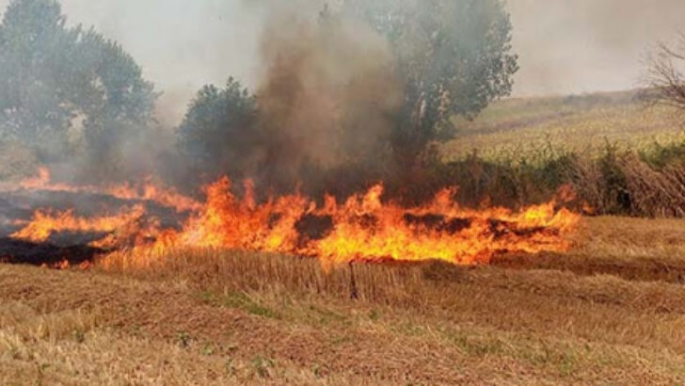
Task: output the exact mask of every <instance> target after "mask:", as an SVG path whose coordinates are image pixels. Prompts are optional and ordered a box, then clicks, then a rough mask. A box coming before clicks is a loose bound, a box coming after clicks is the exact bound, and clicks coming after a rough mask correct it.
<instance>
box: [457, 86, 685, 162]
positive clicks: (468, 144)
mask: <svg viewBox="0 0 685 386" xmlns="http://www.w3.org/2000/svg"><path fill="white" fill-rule="evenodd" d="M681 121H682V115H679V114H677V110H675V109H674V108H671V107H664V106H657V107H654V106H651V107H650V106H649V105H648V104H646V103H645V102H641V101H640V100H639V98H638V96H637V94H636V93H635V92H619V93H604V94H602V93H598V94H589V95H583V96H567V97H545V98H513V99H507V100H504V101H500V102H496V103H494V104H493V105H492V106H490V107H488V108H487V109H486V110H485V111H484V112H483V113H482V114H481V116H479V117H478V118H477V119H476V120H475V121H473V122H457V125H458V127H460V131H459V134H458V136H457V138H456V139H455V140H454V141H452V142H450V143H448V144H446V145H445V147H444V151H445V154H446V158H448V159H461V158H463V157H465V156H466V155H468V154H469V153H470V152H472V151H474V150H475V151H477V152H478V154H479V155H480V156H481V157H483V158H484V159H486V160H488V161H499V160H501V159H502V158H513V159H517V160H518V159H519V158H521V157H524V158H527V159H528V160H531V159H533V158H535V157H543V158H544V157H546V156H549V154H541V153H546V152H549V151H553V150H554V149H556V150H563V151H575V152H582V153H586V154H587V153H588V152H589V153H590V154H592V153H594V152H601V150H603V147H604V146H605V144H606V143H607V142H609V143H612V144H616V145H617V146H618V147H619V149H623V150H627V149H641V148H645V147H646V146H648V145H650V144H653V143H654V142H655V141H656V142H659V143H661V144H668V143H672V142H675V141H682V140H683V139H685V137H684V136H683V131H682V125H681V124H680V122H681Z"/></svg>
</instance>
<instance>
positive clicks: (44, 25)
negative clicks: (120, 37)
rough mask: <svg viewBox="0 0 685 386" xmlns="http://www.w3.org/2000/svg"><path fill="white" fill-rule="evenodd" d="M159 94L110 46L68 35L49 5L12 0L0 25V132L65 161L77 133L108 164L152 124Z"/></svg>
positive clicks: (79, 33) (96, 38) (54, 5)
mask: <svg viewBox="0 0 685 386" xmlns="http://www.w3.org/2000/svg"><path fill="white" fill-rule="evenodd" d="M156 97H157V94H156V93H155V92H154V87H153V85H152V84H151V83H149V82H147V81H145V80H144V79H143V78H142V71H141V69H140V67H139V66H138V65H137V64H136V63H135V61H134V60H133V59H132V58H131V57H130V56H129V55H128V54H127V53H126V52H124V50H123V49H122V48H121V47H120V46H119V45H118V44H116V43H115V42H112V41H110V40H107V39H105V38H104V37H102V36H101V35H99V34H98V33H97V32H95V31H94V30H92V29H91V30H84V29H83V28H82V27H81V26H76V27H73V28H68V27H67V26H66V18H65V16H64V15H62V13H61V7H60V5H59V3H58V2H57V1H55V0H12V1H11V2H10V4H9V6H8V8H7V10H6V12H5V15H4V18H3V20H2V24H1V25H0V130H2V134H3V136H5V138H7V137H11V138H15V139H17V140H19V141H21V142H23V143H25V144H28V145H30V146H32V147H35V148H38V149H40V150H42V151H41V153H40V154H42V158H43V160H44V161H46V160H55V159H63V158H64V157H65V154H67V153H70V152H69V146H70V144H73V141H70V135H71V134H74V133H75V132H77V133H78V132H79V131H82V133H81V134H82V136H83V139H84V146H85V147H86V153H87V154H91V155H92V156H93V157H96V158H95V159H107V160H108V161H109V162H108V164H110V165H111V164H113V163H114V162H115V161H114V159H113V158H115V156H116V149H117V147H118V146H119V145H120V144H121V143H122V142H123V141H125V139H126V138H129V134H130V133H131V132H132V131H135V130H140V129H142V128H144V127H146V126H147V125H148V124H149V123H150V122H151V120H152V112H153V109H154V102H155V99H156Z"/></svg>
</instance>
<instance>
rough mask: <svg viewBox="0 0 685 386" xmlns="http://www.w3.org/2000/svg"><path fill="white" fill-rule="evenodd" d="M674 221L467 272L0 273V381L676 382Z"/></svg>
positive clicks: (681, 371)
mask: <svg viewBox="0 0 685 386" xmlns="http://www.w3.org/2000/svg"><path fill="white" fill-rule="evenodd" d="M682 224H683V223H682V221H676V220H635V219H624V218H594V219H586V220H584V223H583V229H582V231H581V232H580V233H579V234H578V241H576V246H575V247H574V249H572V250H571V251H570V252H568V253H566V254H554V255H552V254H550V255H540V256H503V257H500V258H498V259H496V260H495V261H493V264H492V265H489V266H481V267H476V268H463V267H456V266H448V265H444V264H439V263H426V264H409V265H407V264H396V265H354V266H352V268H350V267H349V266H343V267H339V268H337V269H335V270H333V271H332V272H330V273H325V272H323V271H322V270H321V268H320V266H319V263H318V262H317V261H315V260H312V259H297V258H292V257H287V256H269V255H255V254H250V253H238V252H222V251H210V250H203V251H197V250H196V251H183V252H182V251H179V252H172V253H170V254H169V255H167V256H164V258H160V257H159V256H156V257H155V259H152V258H150V259H148V260H145V262H146V263H145V264H135V265H133V264H127V262H128V263H131V260H130V259H131V256H130V255H126V254H121V255H119V256H118V258H116V257H115V258H111V259H109V260H104V261H101V262H100V263H99V264H98V265H97V266H96V267H95V268H91V269H88V270H85V271H81V270H79V269H77V268H74V269H71V270H67V271H54V270H47V269H41V268H34V267H28V266H11V265H2V266H0V282H1V283H2V285H1V286H0V299H1V301H0V304H2V305H0V374H1V375H0V383H2V384H13V383H14V384H31V383H40V382H43V383H46V384H54V383H60V382H61V383H65V384H103V383H104V384H106V383H109V384H131V383H133V384H225V383H268V384H285V383H297V384H455V383H481V384H483V383H484V384H503V383H505V384H549V383H555V384H577V383H585V384H587V383H591V384H606V383H613V384H654V383H659V384H682V383H683V382H685V357H683V355H684V354H685V338H683V337H682V334H680V333H679V332H680V331H683V329H684V328H685V306H683V302H682V299H683V298H684V297H685V287H683V286H682V284H681V275H682V274H683V273H685V271H684V269H683V268H684V267H685V263H683V261H685V260H684V259H683V257H682V256H683V252H684V251H685V231H683V230H682V229H685V228H683V227H682ZM580 240H583V241H582V242H581V241H580ZM137 258H138V259H140V258H141V256H137ZM352 273H353V275H354V281H352V280H351V279H352V277H351V274H352ZM351 295H355V296H354V297H355V298H356V299H352V296H351Z"/></svg>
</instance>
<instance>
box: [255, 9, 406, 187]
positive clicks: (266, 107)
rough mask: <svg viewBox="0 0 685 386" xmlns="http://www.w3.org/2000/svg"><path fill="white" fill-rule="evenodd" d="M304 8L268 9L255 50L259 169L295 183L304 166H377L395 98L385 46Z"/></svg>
mask: <svg viewBox="0 0 685 386" xmlns="http://www.w3.org/2000/svg"><path fill="white" fill-rule="evenodd" d="M298 3H299V6H298ZM307 4H309V7H302V5H303V4H302V3H300V2H294V3H290V4H288V5H276V6H274V7H272V8H271V11H270V12H269V14H268V16H267V23H266V24H265V29H264V31H263V33H262V35H261V45H260V48H261V49H260V53H261V55H260V61H261V63H263V65H262V74H261V77H260V79H261V80H260V82H259V86H258V89H257V100H258V103H259V107H260V115H261V119H262V122H261V124H262V125H265V127H267V131H268V132H270V135H269V139H270V140H269V141H270V143H269V144H267V149H268V153H269V154H267V155H266V156H267V158H268V161H267V162H266V164H267V165H278V173H279V174H281V175H285V176H286V177H288V176H289V177H295V178H297V177H302V176H298V173H299V172H300V170H301V169H302V167H303V166H306V165H314V166H316V167H317V168H321V169H331V168H335V167H338V166H341V165H345V164H352V163H355V162H360V163H361V162H363V163H365V164H368V163H369V162H372V161H374V160H378V159H380V158H382V156H381V155H382V154H383V152H384V151H386V150H387V149H384V146H385V144H387V143H388V137H389V135H390V125H391V124H392V122H391V121H390V118H389V117H391V116H393V113H394V112H395V111H396V110H397V108H398V107H399V103H400V95H401V92H400V87H399V82H398V81H397V79H395V77H394V75H393V57H392V55H391V52H390V48H389V47H388V45H387V42H386V41H385V39H384V38H382V37H381V36H379V35H378V34H377V33H376V32H375V31H374V30H372V29H371V28H370V27H368V26H366V25H365V24H362V23H360V22H356V21H355V20H352V19H347V18H344V17H342V16H332V15H331V14H329V13H327V11H326V10H327V8H324V7H323V6H320V5H321V4H317V3H316V2H313V3H312V2H308V3H307ZM293 5H295V6H293ZM317 5H319V6H317ZM322 9H323V11H322Z"/></svg>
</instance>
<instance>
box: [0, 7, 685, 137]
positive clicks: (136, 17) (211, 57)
mask: <svg viewBox="0 0 685 386" xmlns="http://www.w3.org/2000/svg"><path fill="white" fill-rule="evenodd" d="M8 2H9V0H0V9H1V10H4V8H5V7H6V5H7V3H8ZM507 2H508V8H509V10H510V12H511V16H512V23H513V26H514V39H513V45H514V50H515V52H516V53H518V54H519V56H520V58H519V64H520V67H521V70H520V71H519V73H518V74H517V75H516V78H515V86H514V96H538V95H560V94H579V93H587V92H594V91H612V90H622V89H629V88H634V87H637V86H640V80H641V79H642V77H643V75H644V69H645V66H646V58H647V55H648V53H649V51H650V49H652V48H653V46H654V44H655V43H656V42H657V41H660V40H663V41H668V40H669V39H672V38H673V36H674V35H675V34H676V33H677V32H678V28H679V27H680V25H681V23H682V17H683V15H685V0H507ZM259 4H263V2H260V1H259V0H192V1H191V0H144V1H142V0H62V5H63V11H64V13H65V14H66V15H67V17H68V20H69V23H70V24H76V23H82V24H84V25H85V26H94V27H95V28H96V29H97V30H98V31H99V32H101V33H102V34H104V35H105V36H107V37H109V38H112V39H114V40H117V41H118V42H120V43H121V44H122V45H123V47H124V48H125V49H126V50H127V51H128V52H129V53H131V55H133V57H134V58H135V59H136V61H137V62H138V63H139V64H140V65H141V66H142V67H143V69H144V73H145V76H146V77H147V78H148V79H150V80H152V81H153V82H155V83H156V85H157V87H158V89H160V90H161V91H163V92H164V94H163V96H162V98H161V101H160V109H161V110H163V111H167V114H165V116H166V117H167V118H168V120H169V123H173V122H177V121H178V120H180V118H181V116H182V114H183V111H185V107H186V106H187V104H188V102H189V100H190V98H191V97H192V96H193V94H194V93H195V91H197V90H198V89H199V88H200V87H201V86H203V85H205V84H207V83H214V84H223V83H224V82H225V81H226V79H227V78H228V77H229V76H233V77H235V78H237V79H239V80H241V81H242V82H243V83H244V84H246V85H248V86H253V85H254V84H255V83H256V82H257V77H258V73H259V67H258V63H259V55H258V51H259V50H258V46H259V34H260V31H262V27H263V26H262V23H263V20H264V10H263V9H262V8H260V5H259Z"/></svg>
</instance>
